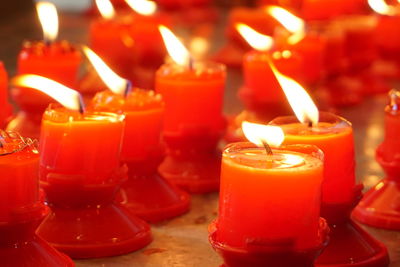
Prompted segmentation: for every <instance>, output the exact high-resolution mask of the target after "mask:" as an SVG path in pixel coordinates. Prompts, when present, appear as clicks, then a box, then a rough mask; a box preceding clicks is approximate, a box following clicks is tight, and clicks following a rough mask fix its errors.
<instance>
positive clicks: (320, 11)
mask: <svg viewBox="0 0 400 267" xmlns="http://www.w3.org/2000/svg"><path fill="white" fill-rule="evenodd" d="M366 9H367V1H365V0H352V1H348V0H303V3H302V7H301V14H302V15H301V17H302V18H304V19H306V20H329V19H333V18H335V17H337V16H340V15H345V14H360V13H363V12H364V11H365V10H366Z"/></svg>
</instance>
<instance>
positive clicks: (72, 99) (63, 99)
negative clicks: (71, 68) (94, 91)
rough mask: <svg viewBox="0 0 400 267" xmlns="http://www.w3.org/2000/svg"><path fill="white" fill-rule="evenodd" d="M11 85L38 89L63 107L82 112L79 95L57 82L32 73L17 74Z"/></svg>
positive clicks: (81, 102)
mask: <svg viewBox="0 0 400 267" xmlns="http://www.w3.org/2000/svg"><path fill="white" fill-rule="evenodd" d="M11 83H12V85H14V86H21V87H29V88H32V89H36V90H39V91H41V92H43V93H45V94H46V95H48V96H50V97H52V98H53V99H54V100H56V101H57V102H59V103H60V104H61V105H63V106H64V107H66V108H68V109H71V110H75V111H80V112H82V111H83V109H84V105H83V101H82V98H81V95H80V94H79V93H78V92H77V91H75V90H73V89H71V88H68V87H66V86H64V85H62V84H60V83H58V82H55V81H53V80H50V79H47V78H45V77H42V76H39V75H33V74H24V75H19V76H17V77H15V78H14V79H12V81H11Z"/></svg>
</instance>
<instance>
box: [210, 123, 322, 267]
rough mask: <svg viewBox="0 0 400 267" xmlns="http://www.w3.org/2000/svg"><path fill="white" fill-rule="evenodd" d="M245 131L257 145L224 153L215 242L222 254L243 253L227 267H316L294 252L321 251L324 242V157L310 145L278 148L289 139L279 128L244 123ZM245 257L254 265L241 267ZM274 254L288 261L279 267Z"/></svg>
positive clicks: (231, 148) (234, 147)
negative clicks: (322, 220) (322, 187)
mask: <svg viewBox="0 0 400 267" xmlns="http://www.w3.org/2000/svg"><path fill="white" fill-rule="evenodd" d="M243 132H244V133H245V135H246V137H247V138H248V139H249V140H250V141H251V142H253V143H254V144H251V143H245V142H243V143H232V144H229V145H228V146H227V147H226V148H225V149H224V152H223V159H222V169H221V189H220V201H219V215H218V219H217V221H216V225H215V227H216V229H215V230H216V231H215V237H213V236H211V238H212V241H215V242H219V243H220V244H222V246H223V248H222V249H221V250H222V251H223V250H224V248H225V249H228V250H230V251H231V252H235V251H239V252H240V254H239V255H237V257H239V258H236V261H234V262H233V263H234V264H233V263H232V265H231V264H230V263H229V262H226V264H227V266H253V264H254V266H313V265H312V264H310V263H308V265H307V264H305V263H304V262H302V261H301V260H300V261H299V260H298V261H297V262H296V261H294V260H293V259H291V257H292V256H293V254H295V253H296V252H295V251H299V252H300V251H311V250H313V249H315V250H318V247H320V246H321V243H322V242H324V240H323V239H324V238H325V236H324V234H322V232H321V230H322V229H321V228H320V216H319V212H320V203H321V202H320V201H321V200H320V197H321V183H322V177H323V154H322V152H321V151H320V150H319V149H318V148H316V147H314V146H308V145H294V146H282V147H279V146H280V144H281V143H282V141H283V139H284V135H283V131H282V130H281V129H280V128H279V127H274V126H264V125H259V124H253V123H248V122H244V123H243ZM271 147H278V148H271ZM213 238H215V239H213ZM214 245H215V243H214ZM253 249H254V255H252V254H251V253H252V252H253ZM217 250H218V248H217ZM242 250H244V252H242ZM230 251H227V252H226V254H228V252H230ZM256 251H257V252H256ZM246 253H248V257H249V258H250V257H251V259H252V261H251V262H252V264H247V265H239V264H236V262H240V260H243V257H245V256H246ZM274 253H275V254H279V255H286V257H284V258H282V257H277V258H279V261H280V262H279V263H277V262H275V261H274V260H276V259H274V256H272V255H274ZM291 253H293V254H291ZM222 254H223V255H224V252H222ZM226 254H225V256H226ZM256 254H258V256H256ZM262 255H267V256H266V257H265V258H266V259H267V261H265V262H263V263H264V265H262V264H260V263H258V264H255V262H256V261H255V259H256V258H257V257H262ZM309 256H310V255H309ZM314 257H315V255H314ZM305 258H306V257H305ZM311 258H312V257H311ZM226 259H227V257H225V260H226ZM287 261H291V263H292V265H287V264H285V263H286V262H287ZM303 261H304V259H303ZM311 262H313V259H311ZM242 264H243V263H242Z"/></svg>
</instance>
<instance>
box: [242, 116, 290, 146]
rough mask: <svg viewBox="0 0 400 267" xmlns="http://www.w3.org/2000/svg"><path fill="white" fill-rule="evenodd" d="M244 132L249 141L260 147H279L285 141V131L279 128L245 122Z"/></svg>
mask: <svg viewBox="0 0 400 267" xmlns="http://www.w3.org/2000/svg"><path fill="white" fill-rule="evenodd" d="M242 130H243V133H244V136H246V138H247V140H249V141H250V142H252V143H253V144H255V145H257V146H259V147H263V146H265V143H267V144H268V145H269V146H271V147H279V146H280V145H281V144H282V143H283V140H284V139H285V135H284V133H283V130H282V129H281V127H278V126H271V125H263V124H257V123H251V122H248V121H243V122H242Z"/></svg>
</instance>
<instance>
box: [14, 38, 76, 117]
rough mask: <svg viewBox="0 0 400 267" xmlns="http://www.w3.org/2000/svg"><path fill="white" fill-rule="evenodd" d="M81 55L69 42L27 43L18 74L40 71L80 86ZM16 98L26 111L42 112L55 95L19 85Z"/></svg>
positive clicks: (56, 79) (74, 85) (61, 80)
mask: <svg viewBox="0 0 400 267" xmlns="http://www.w3.org/2000/svg"><path fill="white" fill-rule="evenodd" d="M80 63H81V54H80V52H79V51H78V50H76V48H75V47H74V46H72V45H71V44H70V43H68V42H67V41H59V42H54V43H51V44H49V45H46V44H45V43H44V42H43V41H38V42H25V43H24V44H23V47H22V50H21V52H20V53H19V55H18V70H17V72H18V74H37V75H40V76H44V77H46V78H49V79H52V80H55V81H57V82H59V83H62V84H64V85H66V86H68V87H72V88H77V85H78V71H79V67H80ZM13 98H14V100H15V101H16V102H17V104H18V105H19V106H20V108H21V109H22V110H24V111H28V112H39V113H42V112H43V111H44V110H45V109H46V107H47V106H48V104H49V103H51V102H52V100H51V98H50V97H48V96H46V95H45V94H43V93H41V92H39V91H37V90H34V89H30V88H16V89H15V91H13Z"/></svg>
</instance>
